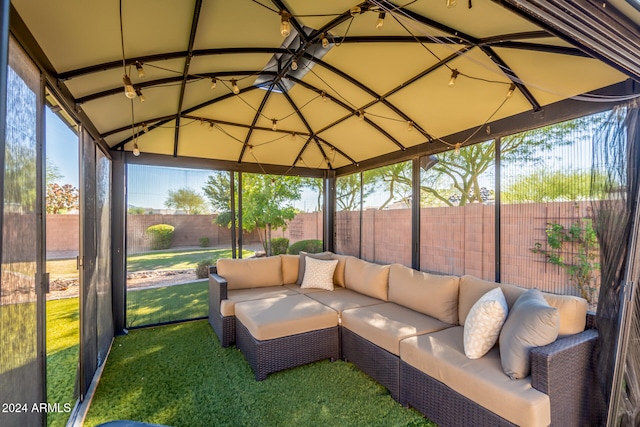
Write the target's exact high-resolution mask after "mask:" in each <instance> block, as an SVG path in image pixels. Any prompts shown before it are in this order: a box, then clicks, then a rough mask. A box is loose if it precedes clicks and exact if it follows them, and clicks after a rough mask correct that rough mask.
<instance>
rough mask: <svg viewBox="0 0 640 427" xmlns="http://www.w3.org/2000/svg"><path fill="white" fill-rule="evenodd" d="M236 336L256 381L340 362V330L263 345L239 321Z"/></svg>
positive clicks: (334, 328) (296, 336)
mask: <svg viewBox="0 0 640 427" xmlns="http://www.w3.org/2000/svg"><path fill="white" fill-rule="evenodd" d="M236 334H237V335H236V346H237V347H238V349H239V350H240V351H241V352H242V354H243V355H244V357H245V358H246V359H247V362H249V365H250V366H251V368H252V369H253V373H254V374H255V377H256V381H262V380H264V379H265V378H267V375H268V374H270V373H272V372H277V371H282V370H285V369H289V368H293V367H296V366H300V365H306V364H308V363H312V362H317V361H320V360H324V359H331V360H332V361H334V360H337V359H339V358H340V351H339V337H338V326H334V327H331V328H326V329H319V330H317V331H311V332H304V333H301V334H296V335H291V336H287V337H282V338H275V339H272V340H264V341H260V340H257V339H255V338H254V337H253V336H252V335H251V332H249V330H248V329H247V328H246V327H245V326H244V325H243V324H242V322H241V321H240V320H238V319H237V318H236Z"/></svg>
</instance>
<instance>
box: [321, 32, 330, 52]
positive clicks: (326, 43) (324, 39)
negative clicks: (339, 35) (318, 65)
mask: <svg viewBox="0 0 640 427" xmlns="http://www.w3.org/2000/svg"><path fill="white" fill-rule="evenodd" d="M322 47H323V48H325V49H326V48H328V47H329V39H328V38H327V33H322Z"/></svg>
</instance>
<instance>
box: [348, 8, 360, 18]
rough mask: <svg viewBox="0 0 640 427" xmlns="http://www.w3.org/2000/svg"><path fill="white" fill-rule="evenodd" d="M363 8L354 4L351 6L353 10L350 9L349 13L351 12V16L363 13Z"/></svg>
mask: <svg viewBox="0 0 640 427" xmlns="http://www.w3.org/2000/svg"><path fill="white" fill-rule="evenodd" d="M361 12H362V9H360V6H353V7H352V8H351V10H350V11H349V13H351V16H356V15H357V14H359V13H361Z"/></svg>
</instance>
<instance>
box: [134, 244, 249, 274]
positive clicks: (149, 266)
mask: <svg viewBox="0 0 640 427" xmlns="http://www.w3.org/2000/svg"><path fill="white" fill-rule="evenodd" d="M242 254H243V255H242V256H243V257H245V258H246V257H249V256H251V255H253V254H254V253H253V252H252V251H247V250H245V251H243V252H242ZM208 258H211V259H214V260H217V259H219V258H231V249H183V250H178V249H176V250H171V251H153V252H146V253H143V254H134V255H129V256H128V257H127V271H128V272H132V271H142V270H158V269H162V270H187V269H191V268H196V266H197V264H198V262H200V261H202V260H205V259H208Z"/></svg>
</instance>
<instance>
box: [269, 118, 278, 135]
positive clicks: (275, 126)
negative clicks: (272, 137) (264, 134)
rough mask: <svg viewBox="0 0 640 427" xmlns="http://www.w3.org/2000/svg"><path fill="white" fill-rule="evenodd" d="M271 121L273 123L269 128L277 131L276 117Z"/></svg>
mask: <svg viewBox="0 0 640 427" xmlns="http://www.w3.org/2000/svg"><path fill="white" fill-rule="evenodd" d="M271 123H273V125H272V126H271V130H272V131H274V132H275V131H277V130H278V120H277V119H273V120H271Z"/></svg>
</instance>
